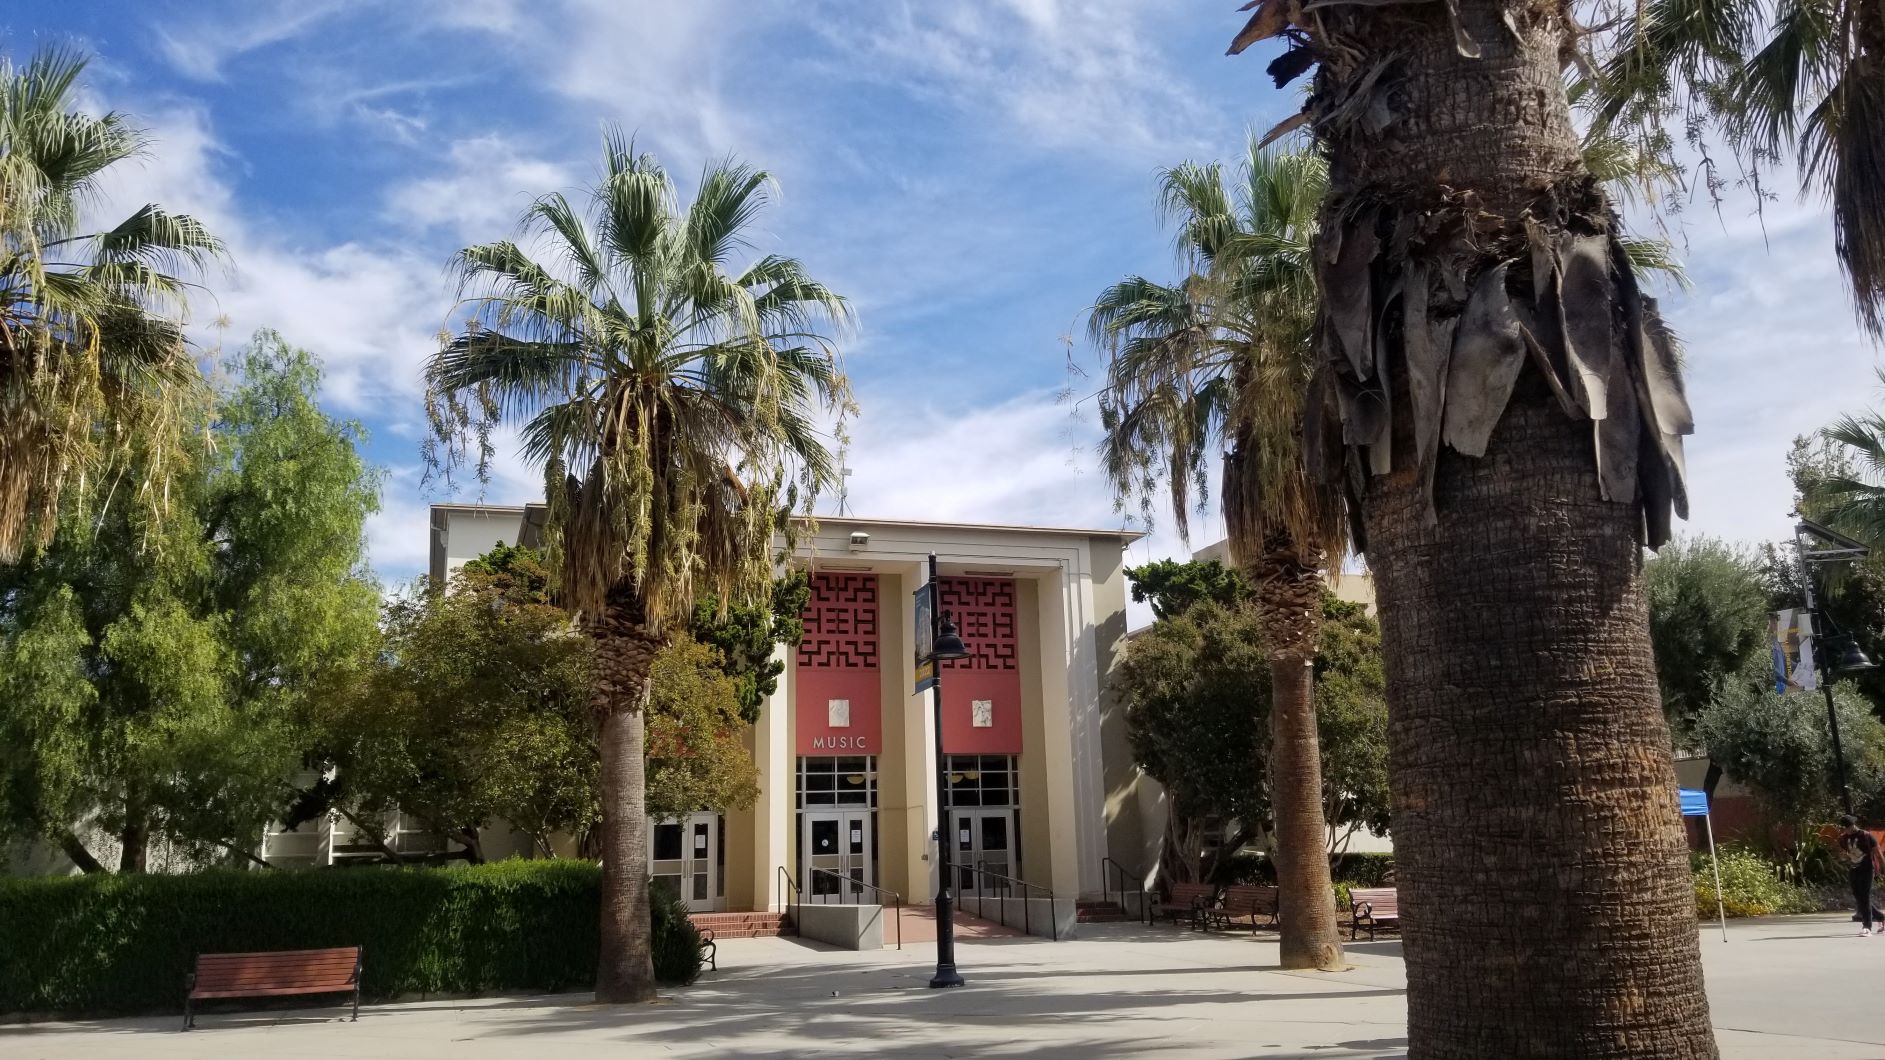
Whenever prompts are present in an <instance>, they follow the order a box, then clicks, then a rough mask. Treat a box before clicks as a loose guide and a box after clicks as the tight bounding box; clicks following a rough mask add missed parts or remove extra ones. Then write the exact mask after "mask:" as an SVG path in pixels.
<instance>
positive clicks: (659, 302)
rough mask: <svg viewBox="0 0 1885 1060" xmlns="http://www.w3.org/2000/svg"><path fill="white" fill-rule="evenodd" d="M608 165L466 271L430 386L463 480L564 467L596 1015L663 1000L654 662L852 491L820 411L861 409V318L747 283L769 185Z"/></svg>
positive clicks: (754, 587) (557, 556)
mask: <svg viewBox="0 0 1885 1060" xmlns="http://www.w3.org/2000/svg"><path fill="white" fill-rule="evenodd" d="M604 147H605V156H604V168H603V173H602V177H601V179H600V181H599V182H598V183H597V185H596V186H595V187H594V188H593V189H592V190H591V191H590V194H589V208H588V210H587V212H586V214H585V213H583V212H579V211H578V210H577V208H576V207H574V206H573V205H572V204H571V203H570V202H569V201H568V200H567V199H565V198H564V197H563V196H562V195H559V194H552V195H547V196H545V197H543V198H541V199H539V200H537V201H536V202H535V203H533V204H532V205H531V206H530V207H529V209H528V210H526V211H525V213H524V216H523V219H522V222H521V224H520V232H521V236H522V238H523V240H524V242H523V243H522V245H520V244H519V243H518V242H514V241H500V242H495V243H486V244H483V245H480V246H474V247H467V248H466V249H465V250H463V251H461V252H460V253H459V255H458V258H457V272H458V275H459V279H460V285H461V292H462V293H463V294H464V295H465V303H464V304H466V305H468V306H470V307H471V308H472V310H473V317H472V320H471V322H470V323H469V324H468V325H467V326H466V327H465V328H464V330H463V331H462V332H460V333H459V334H457V335H456V336H454V337H452V338H451V339H450V340H449V341H448V342H447V343H446V344H445V346H444V347H443V348H442V349H441V350H440V351H439V353H438V354H437V355H435V356H434V357H433V359H432V360H431V362H430V364H429V365H428V367H427V372H426V378H427V389H428V406H429V410H430V414H431V417H432V423H433V426H434V433H435V437H436V439H437V441H438V443H439V445H441V446H442V448H433V449H432V450H431V451H430V455H429V459H430V460H431V461H432V462H433V463H434V465H435V466H441V465H442V466H443V467H444V468H446V469H447V470H449V469H450V468H451V466H453V465H454V464H455V463H457V462H458V461H460V460H462V459H464V458H465V456H466V451H467V449H468V448H469V447H470V446H471V445H473V444H475V445H476V446H477V450H478V454H477V461H478V465H479V469H480V473H482V472H483V471H484V470H485V469H486V468H487V467H488V463H489V460H490V457H491V443H490V439H491V431H492V430H493V429H494V428H495V427H496V426H497V425H498V424H499V423H500V422H506V421H508V422H511V423H515V424H518V425H520V426H521V429H522V439H523V453H524V455H525V456H526V457H527V458H528V459H529V460H531V461H532V462H535V463H539V464H541V465H542V466H543V472H544V481H545V488H546V490H547V497H548V502H549V524H548V526H547V527H546V538H545V539H546V545H547V551H548V557H547V559H548V564H549V566H550V567H551V569H552V570H553V572H554V573H555V576H556V579H557V582H556V586H555V588H556V592H557V593H558V596H559V598H560V599H561V601H562V602H563V604H564V605H565V606H566V607H568V608H569V609H570V610H572V611H573V612H575V614H576V615H577V619H578V622H579V623H580V625H581V627H582V629H583V630H584V631H585V632H586V633H587V634H588V635H589V636H590V637H592V638H593V639H594V641H595V644H596V660H597V661H596V670H597V677H596V684H595V689H594V693H593V701H594V702H593V705H594V708H595V712H596V715H597V717H598V719H599V721H600V726H601V739H600V746H601V755H602V813H603V822H602V830H601V831H602V858H603V902H602V923H601V937H600V942H601V958H600V967H599V968H598V969H597V974H596V999H597V1000H599V1001H605V1002H625V1001H640V1000H646V999H648V998H650V997H652V996H653V995H654V978H653V967H652V965H651V963H650V956H649V904H648V873H647V853H648V851H647V847H646V840H645V831H646V828H647V818H646V814H645V812H644V803H645V797H644V791H643V782H644V768H645V766H644V757H643V755H644V730H643V708H644V707H645V705H646V704H647V702H648V695H649V687H648V674H649V667H650V665H651V663H652V662H653V660H654V657H655V655H656V654H657V653H658V652H659V651H660V650H661V649H662V647H663V646H665V645H666V644H667V643H668V639H669V636H670V632H671V631H672V630H673V629H674V628H676V627H677V626H683V625H685V623H686V622H687V620H688V616H689V615H690V613H691V612H692V610H693V606H694V600H695V598H696V597H697V596H699V595H702V594H704V593H707V592H712V593H713V594H714V595H715V596H716V597H718V598H719V599H720V600H723V601H731V602H734V603H740V602H748V601H752V600H756V599H758V598H760V597H761V596H762V595H763V594H764V593H765V592H766V591H767V590H768V587H769V585H770V578H771V573H772V572H771V560H772V555H771V551H770V541H771V536H772V534H773V532H774V530H775V529H776V528H777V526H776V521H775V512H776V511H778V510H779V509H780V505H781V504H783V505H785V506H787V507H789V506H790V505H791V503H792V496H793V495H794V494H795V493H796V492H797V491H798V490H803V491H805V493H806V495H808V496H809V495H812V494H815V493H816V492H817V491H818V490H819V489H821V488H823V487H825V486H827V485H828V484H830V483H831V482H833V481H835V480H834V478H833V464H832V460H831V456H830V454H829V452H828V451H827V449H826V445H825V441H824V438H823V436H822V435H821V433H820V430H819V424H818V423H817V422H816V421H815V420H814V416H815V415H817V414H818V413H819V412H820V411H830V410H837V409H841V408H842V407H845V406H847V405H848V401H849V398H848V391H847V388H846V385H845V382H844V379H843V377H842V376H841V375H840V374H839V369H838V360H837V354H836V351H835V348H834V346H833V344H832V342H831V341H830V339H829V338H828V337H827V333H828V332H829V330H830V328H831V326H834V325H838V324H841V323H843V322H844V321H845V320H846V319H847V318H848V309H847V307H846V304H845V302H844V300H843V299H842V298H840V297H839V296H838V295H837V294H835V293H833V292H832V291H831V290H830V289H828V288H826V287H825V286H824V285H823V284H820V283H819V282H817V281H816V280H814V279H812V278H811V277H810V276H809V275H807V274H806V271H805V269H804V267H803V266H802V265H800V263H799V262H798V261H796V260H794V259H792V258H786V257H780V256H777V255H768V256H764V257H760V258H758V259H757V260H754V261H752V262H750V263H748V264H746V265H745V266H744V268H742V269H740V270H739V271H732V270H733V263H734V260H735V258H736V257H738V256H739V255H740V253H741V252H742V251H743V250H744V249H746V248H747V247H748V246H749V240H750V239H751V237H752V225H753V222H754V220H755V219H756V218H757V217H758V215H759V214H760V212H761V211H762V210H763V209H764V208H765V206H766V205H767V203H768V198H769V189H770V187H771V182H770V178H769V177H768V176H767V175H766V174H765V173H763V172H761V171H759V170H756V169H753V168H751V167H749V166H745V165H739V164H736V163H733V162H731V161H727V162H724V163H721V164H719V165H715V166H711V167H709V168H708V169H707V170H706V171H705V172H704V173H703V175H702V176H701V180H700V187H699V190H698V192H697V193H696V195H695V198H694V200H693V202H692V203H690V204H688V205H687V206H686V207H685V208H684V209H683V208H681V207H680V206H678V205H677V199H676V195H675V190H674V186H673V184H672V183H671V182H670V181H669V179H668V176H667V174H666V173H664V172H663V171H662V169H661V168H660V166H659V165H658V164H657V163H656V161H655V159H654V158H653V157H652V156H650V155H646V154H641V155H638V154H636V153H635V150H634V147H633V144H632V143H629V142H626V141H624V140H623V139H622V137H621V135H620V134H619V133H616V132H613V131H611V132H609V133H608V134H607V135H606V136H605V142H604ZM533 253H540V254H541V255H547V256H539V257H532V256H531V255H532V254H533ZM782 495H783V498H782Z"/></svg>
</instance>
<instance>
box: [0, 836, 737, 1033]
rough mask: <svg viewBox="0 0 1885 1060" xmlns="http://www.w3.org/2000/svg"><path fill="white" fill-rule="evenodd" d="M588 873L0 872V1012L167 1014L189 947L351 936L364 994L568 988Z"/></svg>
mask: <svg viewBox="0 0 1885 1060" xmlns="http://www.w3.org/2000/svg"><path fill="white" fill-rule="evenodd" d="M601 878H602V874H601V870H600V869H599V868H598V867H597V866H595V865H593V864H589V863H586V862H566V861H505V862H499V863H496V864H491V865H480V866H474V867H457V868H448V869H396V870H395V869H352V870H324V871H317V872H261V871H254V872H244V871H217V872H204V873H199V874H195V875H189V876H106V875H96V876H78V877H57V878H13V879H0V955H4V957H0V1012H45V1013H53V1012H57V1013H90V1012H111V1011H118V1012H124V1011H147V1010H152V1009H165V1008H170V1009H181V1007H182V1003H183V978H184V975H185V973H186V972H188V971H189V970H190V969H191V967H192V966H193V964H194V962H195V957H196V954H198V953H218V952H223V953H227V952H247V951H255V950H293V949H314V948H318V947H324V946H352V945H356V944H358V945H363V946H365V947H366V953H365V970H364V974H363V975H362V981H361V992H362V994H363V995H364V996H365V997H367V998H371V999H383V998H390V997H396V996H398V995H401V994H412V993H452V994H476V993H484V992H491V991H523V992H542V991H559V990H580V989H583V988H586V987H588V986H590V985H591V984H593V983H594V981H595V969H596V920H597V915H598V909H599V906H598V901H599V889H600V884H601ZM656 901H657V909H656V912H655V915H654V921H655V923H654V928H655V931H656V934H657V939H656V946H655V949H656V952H657V954H658V955H660V961H661V963H660V965H659V966H658V967H657V969H656V971H657V975H658V977H660V978H662V979H663V980H664V981H668V982H687V981H691V980H692V979H693V977H694V975H695V974H697V972H698V969H699V956H698V938H699V936H698V934H697V933H696V932H695V931H694V928H693V925H692V924H690V923H689V922H688V921H687V919H686V916H685V914H684V912H677V911H676V910H674V909H673V908H671V907H666V906H663V905H662V904H661V903H660V899H659V898H657V900H656ZM690 954H691V958H690V956H689V955H690Z"/></svg>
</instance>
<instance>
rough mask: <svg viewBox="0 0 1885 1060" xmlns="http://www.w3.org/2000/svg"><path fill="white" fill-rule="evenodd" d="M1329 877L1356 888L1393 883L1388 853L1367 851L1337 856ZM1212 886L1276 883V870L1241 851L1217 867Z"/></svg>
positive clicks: (1267, 861)
mask: <svg viewBox="0 0 1885 1060" xmlns="http://www.w3.org/2000/svg"><path fill="white" fill-rule="evenodd" d="M1329 875H1330V876H1331V877H1333V878H1334V879H1337V880H1345V881H1347V882H1349V883H1351V884H1353V885H1355V886H1356V887H1389V886H1392V885H1393V883H1394V854H1393V852H1392V851H1368V852H1366V853H1351V854H1342V855H1340V856H1338V857H1337V858H1336V859H1335V861H1334V862H1333V863H1332V864H1331V865H1330V866H1329ZM1213 882H1215V883H1221V884H1232V883H1265V884H1275V883H1276V866H1274V865H1272V864H1271V863H1270V859H1269V858H1268V857H1265V856H1264V855H1263V854H1261V853H1259V852H1257V851H1254V850H1243V851H1239V852H1238V853H1236V854H1233V855H1232V856H1231V857H1229V858H1226V859H1225V860H1224V861H1222V862H1219V863H1218V867H1217V873H1216V878H1215V879H1214V880H1213Z"/></svg>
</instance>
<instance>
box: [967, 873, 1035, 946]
mask: <svg viewBox="0 0 1885 1060" xmlns="http://www.w3.org/2000/svg"><path fill="white" fill-rule="evenodd" d="M986 864H988V863H987V862H986V861H978V862H976V863H975V867H974V868H970V867H969V866H967V865H956V866H952V867H953V868H958V869H961V870H962V871H964V872H973V873H975V912H976V914H977V915H978V916H979V915H980V914H981V913H982V877H984V876H987V877H989V878H990V879H996V880H1000V881H1002V882H1003V883H1010V884H1013V885H1015V886H1016V887H1019V888H1021V931H1022V933H1023V934H1027V935H1032V934H1034V925H1033V916H1032V912H1033V909H1032V907H1031V906H1030V905H1029V904H1028V891H1029V890H1036V891H1039V892H1041V893H1042V894H1045V895H1046V896H1047V926H1048V931H1049V933H1050V934H1051V935H1052V937H1053V940H1054V941H1055V942H1059V941H1060V910H1059V909H1058V908H1057V907H1056V906H1055V904H1054V892H1053V891H1050V890H1048V889H1047V888H1045V887H1043V886H1041V885H1040V884H1038V883H1029V882H1028V881H1026V880H1017V879H1015V878H1014V877H1013V876H1003V875H1002V874H1001V873H999V872H991V871H989V870H988V869H985V868H983V867H982V866H984V865H986ZM996 908H997V909H999V910H1000V913H998V914H997V915H998V916H999V917H1000V918H1001V926H1002V927H1007V926H1008V903H1006V902H1003V903H1001V904H1000V905H999V906H997V907H996ZM984 919H986V918H984Z"/></svg>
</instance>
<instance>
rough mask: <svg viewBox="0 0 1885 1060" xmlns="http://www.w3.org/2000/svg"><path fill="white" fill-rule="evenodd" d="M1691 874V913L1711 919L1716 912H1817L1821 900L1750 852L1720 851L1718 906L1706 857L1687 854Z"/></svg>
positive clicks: (1742, 913)
mask: <svg viewBox="0 0 1885 1060" xmlns="http://www.w3.org/2000/svg"><path fill="white" fill-rule="evenodd" d="M1689 867H1690V869H1691V871H1693V873H1694V874H1695V912H1696V915H1697V916H1699V917H1701V918H1702V919H1703V920H1713V919H1714V918H1715V916H1716V913H1717V910H1718V909H1719V910H1720V911H1721V912H1725V913H1727V914H1728V915H1729V916H1770V915H1772V914H1775V913H1813V912H1818V911H1819V908H1820V906H1821V900H1820V897H1819V895H1818V894H1816V893H1815V892H1814V891H1813V890H1812V889H1811V888H1806V887H1799V886H1795V885H1794V884H1791V883H1787V882H1786V881H1784V880H1782V879H1781V878H1780V872H1779V869H1778V867H1777V866H1775V865H1774V863H1773V862H1771V861H1769V860H1768V859H1767V858H1765V857H1762V856H1761V855H1760V854H1758V853H1755V852H1754V851H1751V850H1742V849H1737V848H1734V847H1723V848H1722V849H1721V904H1720V905H1719V906H1717V905H1716V903H1715V872H1714V869H1713V867H1712V866H1711V864H1710V862H1709V857H1708V855H1707V854H1702V853H1691V854H1690V855H1689Z"/></svg>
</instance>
